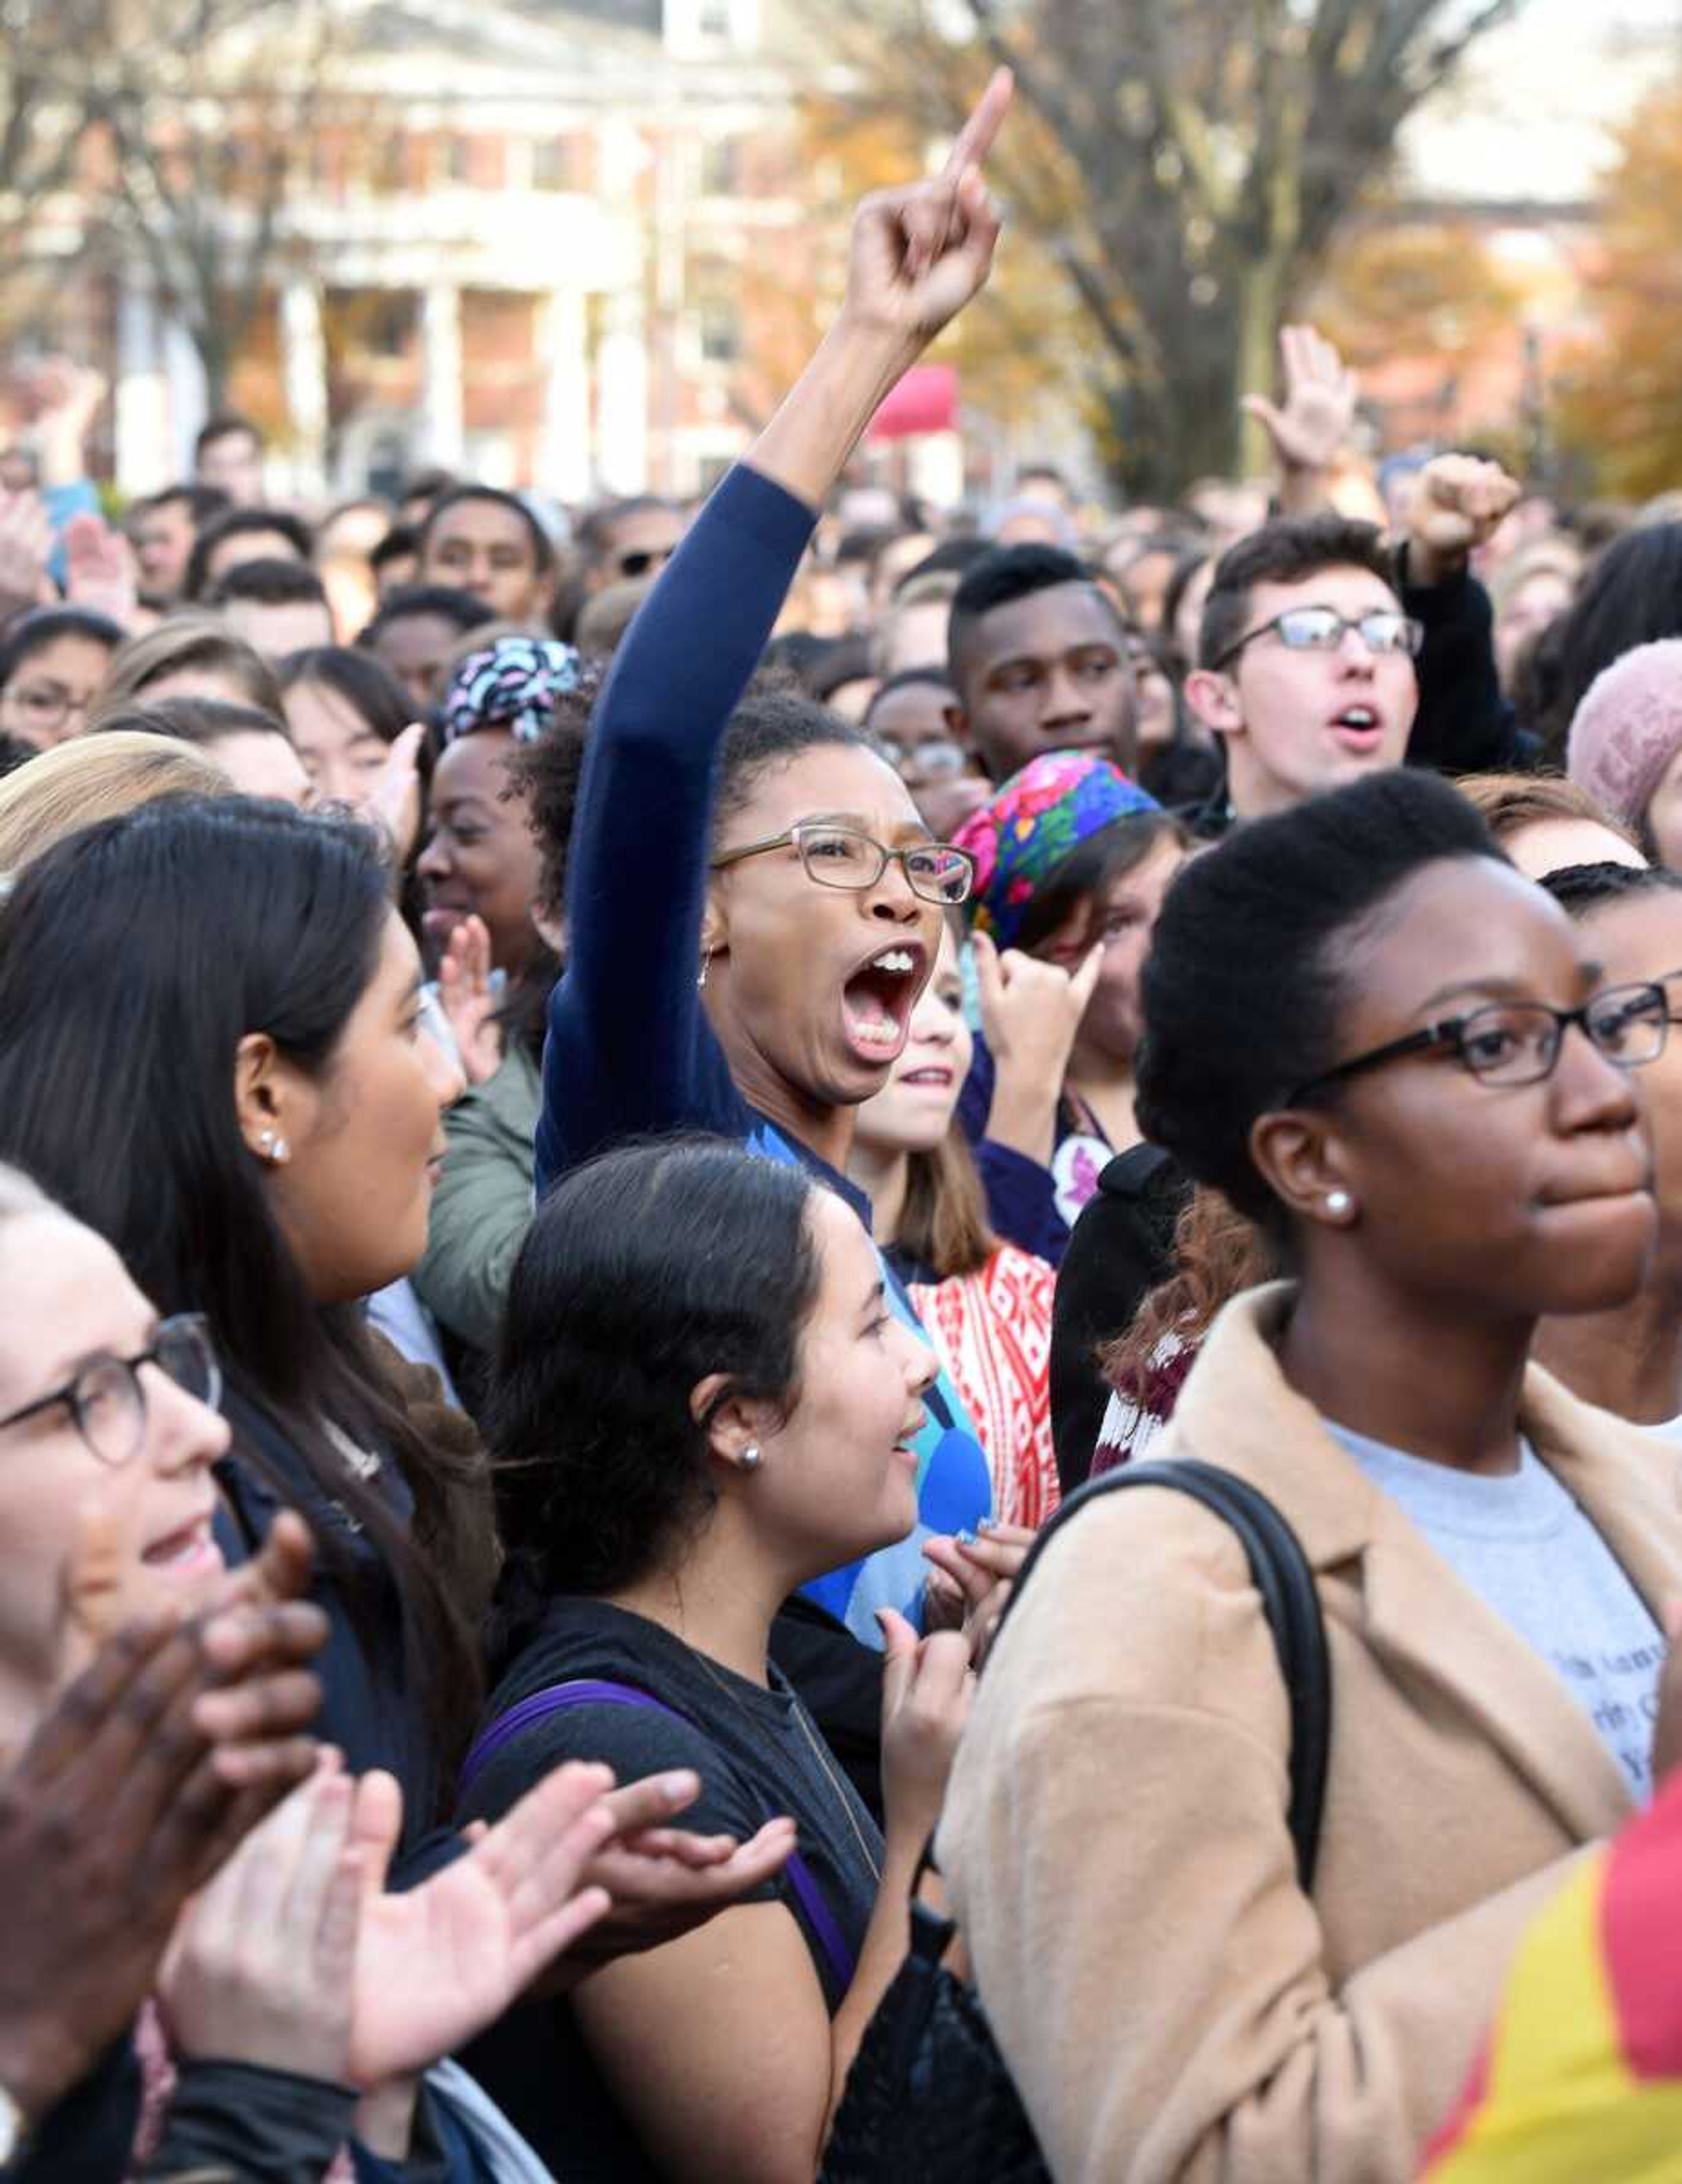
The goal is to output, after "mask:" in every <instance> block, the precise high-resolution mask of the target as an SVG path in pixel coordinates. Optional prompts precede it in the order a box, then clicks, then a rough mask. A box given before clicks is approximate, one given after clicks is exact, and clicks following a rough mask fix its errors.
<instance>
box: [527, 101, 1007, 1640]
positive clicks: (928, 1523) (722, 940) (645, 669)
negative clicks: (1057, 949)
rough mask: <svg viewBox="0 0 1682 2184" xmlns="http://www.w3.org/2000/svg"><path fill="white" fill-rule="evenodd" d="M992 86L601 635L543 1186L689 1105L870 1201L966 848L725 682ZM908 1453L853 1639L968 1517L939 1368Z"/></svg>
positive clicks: (975, 1499) (765, 629) (951, 251)
mask: <svg viewBox="0 0 1682 2184" xmlns="http://www.w3.org/2000/svg"><path fill="white" fill-rule="evenodd" d="M1008 97H1009V87H1008V80H1001V81H1000V82H998V83H995V85H994V86H993V87H992V89H991V90H990V91H989V93H988V94H987V96H986V97H985V98H984V99H983V103H982V105H981V107H980V108H979V109H977V114H976V115H975V117H974V118H973V120H972V122H971V124H970V125H968V127H967V128H966V131H964V133H963V135H962V136H961V138H960V140H959V142H958V144H957V147H956V148H955V152H954V153H953V158H952V160H951V162H950V164H949V166H948V169H947V170H946V172H945V174H944V175H943V176H942V177H940V178H939V179H938V180H937V181H932V182H929V183H927V184H923V185H920V186H918V187H915V188H912V189H909V190H905V191H900V192H885V193H883V194H881V195H878V196H877V197H875V198H871V199H869V200H868V201H867V202H866V204H865V206H864V207H863V208H862V209H860V213H859V214H858V216H857V219H856V220H855V226H854V230H853V237H852V243H851V261H850V269H849V276H848V292H847V298H846V302H845V303H844V306H843V309H842V312H841V315H840V317H839V319H838V321H837V323H836V325H835V326H834V327H833V329H832V331H831V332H830V333H829V335H828V336H827V337H826V339H825V340H824V342H823V343H822V346H821V348H819V350H818V352H817V354H816V357H815V358H814V359H813V361H812V363H811V364H810V366H809V367H808V368H807V370H806V371H805V374H804V375H803V376H802V377H801V379H800V381H799V384H798V385H797V386H796V387H795V389H794V392H793V393H791V394H790V396H789V397H788V400H787V401H786V402H785V403H784V404H783V407H782V408H781V409H780V410H779V411H778V412H777V415H776V417H775V418H774V419H773V421H772V422H771V425H770V426H768V427H767V429H766V432H764V433H763V434H761V436H760V438H759V440H758V441H757V442H756V443H755V446H754V448H753V449H752V450H751V452H750V454H749V457H748V458H747V460H745V461H744V462H743V463H742V464H740V465H738V467H737V468H736V469H735V470H734V471H732V472H731V474H730V476H728V477H727V478H726V480H725V481H724V482H723V483H722V484H721V486H720V487H718V489H717V490H716V492H715V493H714V494H713V496H712V498H711V499H710V501H709V503H708V504H707V505H706V507H705V509H704V510H703V511H702V513H701V515H699V517H698V518H697V520H696V521H695V523H694V525H693V527H692V529H691V530H690V531H689V532H688V535H687V537H686V538H685V539H684V541H683V543H682V545H681V546H679V548H678V549H677V553H676V554H675V555H674V556H673V559H672V560H671V563H670V565H668V567H667V568H666V571H664V572H663V574H662V575H661V577H660V580H659V582H658V583H657V585H656V587H655V589H654V592H653V593H652V594H651V596H650V598H649V601H648V603H647V604H646V605H645V607H644V608H643V611H642V613H641V614H640V615H639V616H638V618H637V621H636V622H635V624H634V625H633V627H632V629H631V631H630V632H629V633H628V635H627V638H626V639H625V642H624V643H623V645H622V646H621V649H620V651H619V652H618V654H617V655H616V656H615V662H614V666H613V670H612V672H611V674H610V677H609V680H608V682H607V684H606V687H605V688H604V692H603V695H602V699H601V702H600V704H599V706H598V708H597V710H596V715H595V718H594V722H593V727H592V730H591V735H590V742H589V747H588V755H587V757H586V760H585V768H584V777H583V782H582V788H581V791H580V796H579V808H578V816H577V825H576V834H575V847H574V850H573V854H572V857H571V866H570V875H569V883H568V923H567V941H568V952H567V966H566V972H565V976H564V977H563V978H562V979H561V980H560V983H559V984H558V985H557V987H556V989H555V991H554V999H553V1000H552V1002H551V1004H550V1011H549V1039H548V1045H547V1048H546V1050H545V1057H544V1105H543V1117H542V1120H541V1122H540V1123H539V1125H538V1130H537V1190H538V1193H539V1195H542V1193H543V1190H545V1188H546V1187H547V1186H548V1184H550V1183H552V1182H553V1181H554V1178H556V1177H557V1176H559V1175H560V1174H562V1173H565V1171H566V1170H567V1169H569V1168H571V1167H575V1166H576V1165H577V1163H578V1162H581V1161H582V1160H584V1159H587V1158H588V1157H589V1156H591V1155H592V1154H593V1153H596V1152H599V1151H602V1150H604V1148H606V1147H608V1146H610V1145H613V1144H615V1142H618V1141H620V1140H621V1139H625V1138H627V1137H634V1136H641V1135H645V1134H649V1133H651V1132H663V1131H670V1130H672V1129H676V1128H690V1129H702V1130H708V1131H712V1132H715V1133H718V1134H724V1135H727V1136H729V1137H732V1138H734V1139H738V1140H739V1141H741V1142H744V1143H746V1144H748V1145H751V1146H752V1147H753V1148H754V1149H755V1151H759V1152H761V1153H763V1154H764V1155H765V1156H766V1157H768V1158H771V1159H774V1160H781V1161H785V1162H799V1164H801V1165H803V1166H805V1167H810V1168H811V1169H812V1170H813V1171H814V1172H816V1173H818V1174H819V1175H820V1176H821V1177H822V1178H824V1179H825V1180H826V1181H827V1182H828V1183H830V1184H831V1185H832V1186H833V1188H834V1189H836V1190H838V1191H839V1192H840V1193H841V1194H842V1195H843V1196H844V1198H846V1199H847V1200H848V1201H849V1203H850V1204H851V1205H852V1206H854V1207H855V1210H856V1211H857V1212H859V1213H860V1217H862V1218H865V1219H866V1222H867V1220H868V1207H867V1206H866V1202H865V1201H864V1198H863V1195H862V1194H861V1193H860V1191H859V1190H857V1189H856V1188H855V1186H854V1185H851V1184H849V1183H848V1182H847V1181H846V1178H845V1174H844V1170H845V1167H846V1162H847V1155H848V1150H849V1145H850V1144H851V1140H852V1134H853V1117H854V1113H855V1109H856V1108H857V1106H859V1103H860V1101H861V1100H866V1099H868V1098H869V1097H870V1095H871V1094H872V1092H875V1091H877V1090H878V1089H880V1087H881V1086H882V1085H883V1083H884V1082H885V1081H886V1079H887V1076H888V1071H889V1070H890V1069H891V1067H893V1064H894V1060H895V1058H896V1057H897V1056H898V1055H899V1052H900V1051H901V1050H902V1048H903V1046H904V1045H905V1038H906V1035H907V1032H908V1030H909V1027H910V1022H911V1010H912V1007H913V1006H914V1004H915V1002H916V997H917V995H918V993H919V992H920V991H921V990H922V986H923V984H924V983H925V982H926V980H927V978H928V976H929V974H930V972H931V971H932V969H933V963H934V958H935V953H936V949H937V946H938V939H939V933H940V928H941V921H942V919H943V917H944V915H945V912H946V911H947V910H948V909H949V908H950V906H952V905H955V904H957V903H961V901H962V900H964V898H965V896H966V894H967V893H968V891H969V887H970V881H971V877H972V872H971V864H970V860H969V859H968V858H967V857H966V855H963V854H962V852H961V851H960V850H955V849H953V848H951V847H950V846H949V845H947V844H942V843H939V842H936V841H933V840H932V839H931V838H930V836H929V834H928V832H927V828H926V827H924V825H923V823H922V821H921V819H920V818H919V817H918V816H917V811H916V805H914V804H913V803H912V801H911V796H910V794H908V792H907V791H906V789H905V786H904V784H903V783H901V782H900V780H899V777H898V776H897V775H896V774H895V773H894V770H893V768H892V767H891V766H888V765H887V764H886V763H885V762H884V761H883V760H882V759H881V758H879V757H878V756H877V755H876V753H875V752H874V751H873V750H872V749H871V747H870V746H869V744H868V743H867V742H866V738H864V737H863V736H862V735H861V734H860V732H859V731H858V730H857V729H856V728H854V727H850V726H849V724H847V723H846V722H844V721H841V720H840V719H838V717H837V716H834V715H833V714H830V713H827V712H825V711H824V710H822V708H821V707H818V706H816V705H811V704H810V703H809V702H807V701H805V700H802V699H797V698H794V697H792V696H783V695H774V696H772V695H767V696H764V697H756V698H754V699H749V702H748V703H747V704H746V705H742V703H741V701H742V698H743V694H744V689H745V688H746V686H747V683H748V681H749V677H750V676H751V675H752V674H753V671H754V669H755V666H756V664H757V662H758V660H759V658H760V653H761V651H762V650H763V649H764V646H765V643H766V639H767V638H768V637H769V636H770V633H771V627H772V626H773V624H774V623H775V621H776V619H777V610H778V609H779V608H780V606H781V604H782V603H783V597H784V595H785V593H786V592H787V590H788V585H789V583H790V582H791V580H792V579H793V577H794V572H795V571H796V569H797V567H798V565H799V560H800V557H801V555H802V554H803V553H804V552H805V548H806V545H807V543H808V541H809V540H810V536H811V532H812V528H813V525H814V523H815V521H816V510H817V509H818V508H819V507H820V506H821V505H822V502H823V500H824V498H825V496H826V494H827V492H828V491H829V488H830V487H831V486H832V484H833V482H834V480H835V478H836V477H837V476H838V475H839V472H840V470H841V467H842V465H843V464H844V462H845V460H846V459H847V457H848V455H849V453H850V451H851V449H852V448H853V445H854V443H855V441H856V439H857V438H858V437H859V435H860V433H861V432H862V431H863V430H864V427H865V426H866V424H867V423H868V421H869V419H870V417H871V415H872V412H873V411H874V409H875V407H876V405H877V403H878V402H879V401H880V399H881V398H882V396H883V392H884V391H885V389H887V388H888V387H891V386H892V385H893V384H894V382H895V381H896V380H897V379H898V378H899V375H900V374H901V373H902V372H903V371H904V370H905V369H906V368H907V367H908V366H909V365H911V363H912V362H914V361H915V359H916V357H917V356H918V355H919V354H921V353H922V349H923V348H924V347H925V345H926V344H927V343H928V342H929V341H930V340H932V339H933V337H934V335H935V334H936V333H937V332H938V331H939V330H940V328H941V327H942V326H944V324H945V323H946V322H947V320H950V318H952V317H954V316H955V315H956V313H957V312H958V311H959V310H961V309H962V307H963V306H964V304H966V303H967V302H968V300H969V298H971V296H972V295H973V294H974V293H975V292H976V290H977V288H978V287H980V286H981V284H982V282H983V281H984V279H985V278H986V275H987V270H988V267H989V263H990V260H991V257H992V252H993V246H994V240H995V237H996V235H997V222H996V220H995V217H994V213H993V211H992V209H991V207H990V205H989V201H988V198H987V193H986V190H985V187H984V186H983V182H982V180H981V176H980V174H979V171H978V167H977V162H978V161H979V160H980V159H981V158H982V157H983V156H984V154H985V152H986V149H987V147H988V145H989V143H990V142H991V140H992V137H993V135H994V131H996V129H997V127H998V125H999V122H1000V120H1001V119H1002V115H1003V112H1004V108H1005V103H1006V102H1007V100H1008ZM890 1287H892V1288H893V1290H894V1305H895V1308H896V1309H898V1310H899V1311H900V1312H902V1313H903V1314H905V1315H906V1316H907V1317H908V1318H909V1317H910V1316H911V1307H910V1305H909V1303H908V1302H907V1301H905V1298H904V1296H903V1295H902V1294H901V1293H900V1292H899V1290H898V1287H897V1284H890ZM918 1451H919V1462H920V1477H921V1481H922V1494H921V1517H922V1522H921V1524H920V1525H919V1527H918V1528H917V1529H916V1533H915V1534H914V1535H913V1536H912V1538H911V1540H909V1541H907V1542H906V1543H905V1546H903V1547H902V1548H899V1549H890V1550H888V1551H887V1552H884V1553H883V1554H879V1555H876V1556H873V1557H871V1558H870V1560H869V1561H868V1562H867V1563H865V1564H863V1565H860V1566H859V1567H858V1568H853V1569H849V1570H844V1571H841V1572H838V1573H836V1574H834V1575H833V1576H832V1577H831V1578H829V1579H827V1580H825V1581H824V1583H823V1584H822V1585H821V1586H819V1587H818V1588H817V1589H816V1597H817V1599H818V1600H819V1602H821V1604H822V1605H823V1606H824V1607H827V1608H829V1609H831V1610H833V1613H835V1614H836V1615H837V1616H838V1617H839V1618H840V1619H841V1620H843V1621H844V1623H845V1624H847V1625H848V1627H849V1629H850V1630H852V1632H853V1634H854V1635H855V1637H857V1638H860V1639H862V1640H863V1641H865V1642H866V1644H869V1645H872V1646H877V1645H879V1643H880V1640H879V1636H878V1634H877V1626H876V1622H875V1617H874V1611H875V1609H876V1608H877V1607H883V1606H886V1607H895V1608H899V1609H900V1610H902V1611H905V1612H909V1613H916V1612H918V1609H919V1606H920V1596H921V1591H922V1575H923V1567H924V1566H923V1563H922V1557H921V1554H920V1543H921V1541H922V1540H924V1539H926V1538H927V1537H928V1536H929V1535H931V1534H932V1533H934V1532H946V1531H952V1530H956V1529H959V1528H960V1527H963V1526H967V1525H973V1524H975V1523H976V1521H977V1518H983V1517H985V1516H986V1515H987V1514H988V1513H989V1485H988V1470H987V1464H986V1460H985V1457H984V1456H983V1452H982V1451H981V1449H980V1447H979V1446H978V1444H977V1440H976V1438H975V1435H974V1434H973V1432H972V1429H971V1428H970V1425H969V1423H968V1421H967V1419H966V1418H965V1416H964V1413H963V1410H962V1407H961V1403H960V1402H959V1401H958V1399H957V1397H956V1395H955V1391H954V1390H952V1388H951V1386H950V1383H947V1382H945V1381H944V1379H943V1380H942V1381H941V1382H939V1383H937V1385H935V1387H934V1388H933V1390H932V1391H931V1394H930V1398H929V1402H928V1421H927V1425H926V1426H925V1427H924V1429H922V1433H921V1434H920V1435H919V1437H918Z"/></svg>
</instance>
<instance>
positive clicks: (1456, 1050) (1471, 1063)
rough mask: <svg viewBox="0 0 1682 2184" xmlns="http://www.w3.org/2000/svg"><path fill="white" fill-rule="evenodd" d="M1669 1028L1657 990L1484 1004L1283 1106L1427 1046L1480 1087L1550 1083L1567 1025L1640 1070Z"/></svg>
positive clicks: (1341, 1066)
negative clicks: (1574, 1001)
mask: <svg viewBox="0 0 1682 2184" xmlns="http://www.w3.org/2000/svg"><path fill="white" fill-rule="evenodd" d="M1670 1022H1671V1019H1670V1006H1669V1003H1668V1000H1666V998H1665V992H1664V989H1663V986H1659V985H1629V986H1607V988H1606V989H1604V990H1603V991H1602V992H1601V993H1598V994H1596V995H1595V996H1594V998H1593V1000H1588V1001H1585V1002H1584V1004H1583V1006H1582V1007H1581V1008H1580V1009H1556V1008H1550V1007H1549V1006H1548V1004H1547V1003H1546V1001H1491V1002H1490V1004H1489V1005H1488V1006H1487V1007H1484V1008H1481V1009H1472V1010H1470V1011H1468V1013H1467V1014H1466V1015H1465V1016H1463V1017H1445V1019H1444V1021H1443V1022H1440V1023H1434V1024H1426V1025H1424V1026H1423V1027H1422V1028H1421V1029H1419V1030H1418V1031H1414V1032H1409V1033H1408V1034H1406V1037H1405V1038H1403V1039H1391V1040H1390V1041H1389V1042H1388V1043H1387V1044H1386V1045H1384V1046H1375V1047H1374V1048H1373V1050H1372V1051H1371V1052H1370V1053H1368V1054H1357V1055H1356V1056H1354V1057H1353V1058H1352V1059H1351V1060H1350V1061H1340V1062H1339V1063H1338V1065H1337V1067H1335V1068H1334V1069H1328V1070H1326V1071H1325V1072H1324V1073H1323V1074H1322V1075H1320V1076H1318V1077H1314V1078H1309V1079H1308V1081H1307V1082H1306V1084H1299V1085H1298V1086H1297V1087H1296V1089H1295V1091H1293V1092H1292V1093H1291V1094H1290V1095H1289V1097H1288V1099H1287V1100H1286V1102H1285V1104H1286V1106H1292V1107H1294V1106H1299V1105H1300V1103H1302V1102H1303V1101H1305V1100H1312V1098H1313V1096H1314V1095H1315V1094H1316V1093H1317V1092H1321V1091H1323V1090H1324V1089H1326V1087H1327V1086H1328V1085H1330V1084H1340V1083H1341V1082H1342V1081H1343V1079H1344V1078H1346V1077H1357V1076H1360V1075H1362V1074H1363V1073H1365V1072H1366V1071H1367V1070H1369V1069H1378V1068H1381V1067H1383V1066H1384V1063H1385V1062H1387V1061H1401V1059H1402V1058H1403V1056H1406V1055H1410V1054H1428V1053H1429V1052H1430V1050H1432V1048H1433V1047H1441V1048H1443V1049H1444V1050H1445V1051H1446V1052H1447V1053H1448V1054H1449V1055H1450V1056H1452V1058H1453V1059H1454V1060H1455V1061H1457V1062H1459V1063H1460V1065H1461V1066H1462V1068H1465V1069H1469V1070H1470V1071H1471V1073H1472V1074H1473V1076H1474V1077H1479V1078H1482V1079H1483V1081H1484V1084H1495V1085H1508V1084H1540V1083H1541V1081H1542V1079H1543V1078H1545V1077H1551V1076H1552V1074H1553V1073H1554V1070H1555V1067H1557V1063H1558V1061H1559V1054H1560V1049H1561V1047H1562V1045H1563V1044H1564V1041H1565V1034H1566V1032H1567V1030H1568V1028H1569V1027H1570V1026H1571V1025H1573V1024H1575V1025H1576V1026H1577V1028H1578V1029H1579V1031H1580V1032H1582V1034H1584V1036H1585V1038H1586V1039H1588V1040H1589V1041H1590V1044H1591V1045H1593V1046H1594V1047H1595V1048H1596V1051H1597V1052H1599V1053H1601V1054H1603V1055H1604V1056H1606V1058H1607V1061H1613V1062H1616V1063H1617V1064H1618V1067H1619V1068H1620V1069H1639V1068H1640V1067H1642V1066H1643V1065H1644V1064H1646V1062H1649V1061H1657V1060H1658V1058H1659V1056H1660V1055H1662V1054H1663V1051H1664V1044H1665V1041H1666V1039H1668V1037H1669V1035H1670Z"/></svg>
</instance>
